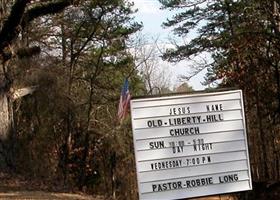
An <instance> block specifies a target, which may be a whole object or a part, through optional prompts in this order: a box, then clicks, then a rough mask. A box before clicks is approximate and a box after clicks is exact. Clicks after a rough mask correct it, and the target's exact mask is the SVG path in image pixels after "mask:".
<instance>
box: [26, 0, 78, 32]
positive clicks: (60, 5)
mask: <svg viewBox="0 0 280 200" xmlns="http://www.w3.org/2000/svg"><path fill="white" fill-rule="evenodd" d="M72 3H73V0H57V1H52V2H47V3H41V4H38V5H36V6H34V7H32V8H30V9H28V10H27V11H26V12H25V14H24V16H23V20H22V24H21V25H22V27H25V26H26V25H27V24H28V23H29V22H31V21H33V20H34V19H36V18H38V17H41V16H44V15H48V14H55V13H59V12H61V11H62V10H63V9H64V8H66V7H67V6H70V5H71V4H72Z"/></svg>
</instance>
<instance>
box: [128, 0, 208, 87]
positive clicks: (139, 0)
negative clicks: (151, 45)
mask: <svg viewBox="0 0 280 200" xmlns="http://www.w3.org/2000/svg"><path fill="white" fill-rule="evenodd" d="M129 1H133V2H134V4H135V6H134V7H135V8H137V9H138V12H137V13H136V14H135V20H136V21H138V22H143V26H144V28H143V34H144V35H146V36H149V37H150V38H151V39H152V38H158V37H159V39H158V41H159V42H160V43H164V44H168V43H170V42H169V39H168V38H170V37H171V38H173V39H174V38H175V37H174V35H172V29H164V28H162V23H163V22H164V21H166V19H167V18H170V17H171V16H172V15H173V14H174V12H171V11H169V10H160V6H161V4H160V3H159V2H158V0H129ZM185 39H188V38H185ZM162 62H163V61H162ZM162 65H163V66H166V65H168V66H170V67H168V68H170V71H172V76H173V77H172V78H171V82H172V85H173V86H176V85H179V84H181V83H182V82H181V81H180V80H179V77H180V75H187V73H188V72H190V71H191V70H192V69H191V65H192V64H191V62H180V63H178V64H176V65H174V64H170V63H167V62H163V63H162ZM204 74H205V73H200V74H198V75H197V76H196V77H193V78H192V79H191V80H190V81H189V82H188V84H190V85H191V86H192V87H193V88H194V89H195V90H202V89H204V88H205V87H204V86H202V85H201V82H202V81H203V76H204Z"/></svg>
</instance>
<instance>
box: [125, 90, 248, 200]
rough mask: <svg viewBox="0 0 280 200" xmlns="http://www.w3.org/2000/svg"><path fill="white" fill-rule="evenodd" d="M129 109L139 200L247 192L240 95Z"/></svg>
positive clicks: (161, 101) (135, 103)
mask: <svg viewBox="0 0 280 200" xmlns="http://www.w3.org/2000/svg"><path fill="white" fill-rule="evenodd" d="M130 105H131V115H132V126H133V139H134V149H135V157H136V168H137V179H138V189H139V196H140V199H180V198H188V197H197V196H205V195H213V194H221V193H229V192H237V191H244V190H251V189H252V183H251V174H250V166H249V156H248V145H247V137H246V127H245V117H244V107H243V98H242V91H241V90H234V91H226V92H215V93H203V94H194V95H180V96H166V97H152V98H143V99H133V100H131V104H130Z"/></svg>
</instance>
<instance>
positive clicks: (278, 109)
mask: <svg viewBox="0 0 280 200" xmlns="http://www.w3.org/2000/svg"><path fill="white" fill-rule="evenodd" d="M160 2H161V3H162V4H163V6H164V8H171V9H174V10H175V9H176V10H178V12H179V13H178V14H176V15H175V16H174V17H173V18H172V19H171V20H167V22H165V23H164V26H166V27H173V28H174V33H175V34H177V35H178V36H180V37H188V36H189V35H190V34H191V33H192V34H193V33H194V32H196V34H195V36H194V37H192V38H190V41H189V42H187V43H186V44H182V45H178V47H176V48H175V49H170V50H168V51H167V52H166V53H165V55H164V58H165V59H167V60H168V61H172V62H177V61H180V60H184V59H191V58H192V57H193V56H196V55H199V54H201V53H204V52H208V53H210V54H211V56H212V60H213V62H212V63H211V65H205V67H207V70H208V73H207V80H206V83H211V82H213V81H216V80H222V83H221V84H220V86H219V87H235V88H241V89H242V90H243V91H244V95H245V97H244V98H245V102H246V106H247V119H248V120H247V121H248V129H249V131H248V132H249V141H250V148H251V149H253V152H254V153H252V155H251V157H252V163H253V166H254V167H253V175H254V177H255V178H256V180H262V181H264V180H268V179H274V178H275V177H277V178H276V179H278V180H279V176H280V175H279V170H277V169H279V167H277V166H278V165H279V162H278V161H276V160H278V159H279V157H278V156H276V155H275V154H274V153H273V151H275V152H278V151H279V150H278V148H279V144H276V143H275V138H279V133H277V131H278V130H279V125H278V124H279V114H280V78H279V77H280V74H279V68H280V65H279V58H280V51H279V44H280V40H279V37H278V36H279V31H280V29H279V24H280V20H279V2H278V1H259V0H238V1H233V0H223V1H218V0H217V1H216V0H215V1H173V0H163V1H160ZM263 130H266V131H263ZM268 146H272V147H273V148H268ZM272 149H274V150H272ZM267 163H270V164H267ZM272 166H274V167H272ZM275 169H276V170H275Z"/></svg>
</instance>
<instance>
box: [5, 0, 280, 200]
mask: <svg viewBox="0 0 280 200" xmlns="http://www.w3.org/2000/svg"><path fill="white" fill-rule="evenodd" d="M158 1H159V2H160V3H161V6H162V7H161V9H166V10H170V11H176V14H175V15H174V16H173V17H172V18H169V19H166V21H163V22H162V23H163V27H165V28H171V29H172V30H173V33H174V35H176V37H178V38H182V39H186V38H188V37H189V35H190V33H192V32H194V31H195V32H196V36H195V37H192V38H189V39H188V40H184V41H185V42H184V43H176V44H174V48H170V49H167V50H166V51H164V52H162V55H161V58H162V59H163V60H165V61H168V62H170V63H171V64H172V63H177V62H179V61H183V60H185V61H188V60H193V59H195V57H196V56H198V55H200V54H203V53H207V54H209V55H210V56H211V59H210V61H209V62H207V63H204V64H201V65H199V66H196V72H197V73H198V72H199V71H201V70H204V69H207V74H206V77H205V80H204V84H205V85H208V84H210V83H217V88H239V89H241V90H242V91H243V94H244V103H245V113H246V121H247V136H248V142H249V152H250V165H251V166H250V167H251V172H252V179H253V183H254V184H253V188H254V190H253V191H250V192H243V193H240V194H239V193H238V194H237V197H238V198H239V199H279V197H280V194H279V191H280V189H279V188H280V1H279V0H211V1H209V0H158ZM135 12H137V10H136V9H134V8H133V2H132V1H128V0H0V173H5V174H8V175H10V176H22V177H24V178H25V179H26V180H32V181H36V182H38V183H40V184H42V185H44V188H47V189H48V190H62V191H71V192H79V191H80V192H85V193H87V194H90V195H93V196H94V195H101V196H104V198H105V199H110V198H111V199H138V194H137V193H138V190H137V180H136V172H135V171H136V169H135V158H134V147H133V138H132V128H131V120H130V118H129V116H128V117H127V118H125V119H124V120H123V121H122V123H120V121H119V120H118V118H117V112H118V103H119V98H120V91H121V87H122V85H123V81H124V80H125V79H126V78H128V80H129V84H130V86H129V87H130V88H129V89H130V93H131V95H132V96H140V95H153V94H166V93H175V92H190V91H192V88H191V87H190V86H188V84H187V81H188V77H185V78H186V80H185V82H184V83H183V84H182V85H181V86H180V87H178V88H177V89H170V88H169V87H168V86H167V85H166V84H165V81H164V79H161V81H159V80H156V81H155V80H153V77H154V75H153V73H156V72H155V71H156V70H155V68H154V65H156V64H155V63H154V62H153V59H154V49H150V50H147V51H146V52H145V47H144V42H143V39H141V38H139V37H135V35H137V34H138V33H139V32H141V29H142V27H143V24H142V23H141V22H137V21H136V20H135V19H134V17H133V14H134V13H135ZM131 49H134V51H131ZM159 76H162V74H161V75H159ZM217 88H207V89H206V90H210V91H212V90H215V89H217Z"/></svg>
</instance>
